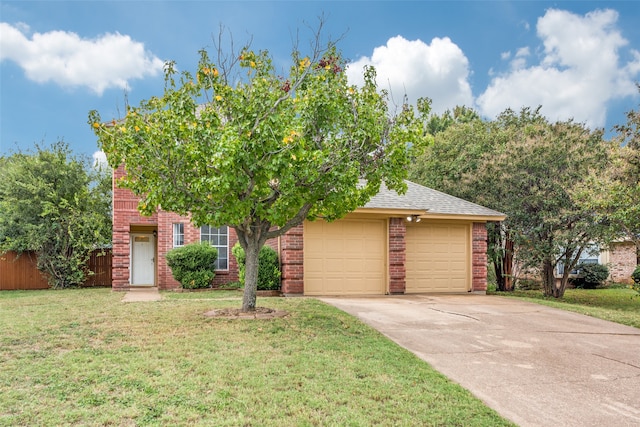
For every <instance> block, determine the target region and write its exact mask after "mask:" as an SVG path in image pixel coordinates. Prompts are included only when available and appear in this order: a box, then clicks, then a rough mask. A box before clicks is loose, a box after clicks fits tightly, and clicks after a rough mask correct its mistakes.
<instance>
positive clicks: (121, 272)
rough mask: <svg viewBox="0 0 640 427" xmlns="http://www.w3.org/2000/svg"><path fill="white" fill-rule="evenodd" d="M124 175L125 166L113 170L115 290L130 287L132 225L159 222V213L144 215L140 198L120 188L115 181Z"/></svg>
mask: <svg viewBox="0 0 640 427" xmlns="http://www.w3.org/2000/svg"><path fill="white" fill-rule="evenodd" d="M122 176H124V168H122V167H120V168H118V169H116V170H115V171H114V172H113V184H114V185H113V242H112V244H113V261H112V262H113V265H112V270H111V280H112V288H113V290H116V291H117V290H122V289H126V288H128V287H129V283H130V277H129V265H130V261H131V258H130V253H131V252H130V251H131V247H130V240H129V232H130V229H131V225H132V224H135V225H149V226H154V225H156V224H157V222H158V220H157V214H154V215H152V216H150V217H143V216H142V215H140V212H138V209H137V208H138V198H137V197H136V196H135V195H134V194H133V193H132V192H131V191H129V190H126V189H123V188H119V187H117V186H116V185H115V181H116V180H117V179H119V178H121V177H122Z"/></svg>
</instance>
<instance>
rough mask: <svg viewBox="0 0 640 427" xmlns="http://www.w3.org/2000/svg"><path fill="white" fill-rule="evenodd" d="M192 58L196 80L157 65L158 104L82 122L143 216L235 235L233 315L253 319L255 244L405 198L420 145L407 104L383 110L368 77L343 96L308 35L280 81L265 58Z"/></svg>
mask: <svg viewBox="0 0 640 427" xmlns="http://www.w3.org/2000/svg"><path fill="white" fill-rule="evenodd" d="M321 25H322V24H321ZM200 54H201V56H200V62H199V64H198V68H197V71H196V72H195V74H191V73H189V72H186V71H184V72H182V73H181V74H180V75H178V74H177V72H176V69H175V64H174V63H172V62H169V63H167V64H166V67H165V81H166V86H165V91H164V94H163V95H162V96H161V97H153V98H151V99H149V100H147V101H143V102H141V103H140V106H139V107H135V108H134V107H129V108H128V109H127V115H126V117H124V118H122V119H120V120H114V121H112V122H110V123H106V124H104V123H103V120H102V118H101V117H100V115H99V114H98V113H97V112H95V111H92V112H91V113H90V114H89V123H90V125H91V126H92V127H93V128H94V130H95V132H96V134H97V136H98V139H99V144H100V146H101V148H102V149H103V151H104V152H105V153H106V155H107V159H108V161H109V164H110V165H111V166H113V167H117V166H119V165H124V167H125V169H126V177H125V178H124V180H123V181H122V182H120V183H119V184H120V185H123V186H125V187H127V188H129V189H131V190H133V192H134V193H135V194H137V195H139V196H140V197H141V202H140V205H139V209H140V210H141V211H142V212H143V213H145V214H151V213H152V212H154V211H155V210H156V209H157V208H158V207H159V206H162V209H165V210H168V211H173V212H176V213H179V214H187V213H190V214H191V218H192V220H193V221H194V222H195V223H196V225H202V224H210V225H215V226H220V225H223V224H226V225H229V226H231V227H233V228H234V229H235V231H236V233H237V235H238V239H239V242H240V245H241V246H242V248H243V249H244V251H245V254H246V271H245V288H244V297H243V302H242V310H243V311H253V310H255V304H256V283H257V275H258V253H259V250H260V248H261V247H262V246H263V245H264V243H265V242H266V240H267V239H270V238H274V237H277V236H280V235H282V234H284V233H286V232H287V231H288V230H290V229H291V228H292V227H295V226H296V225H299V224H301V223H302V222H303V221H304V220H305V219H306V218H308V219H315V218H325V219H327V220H334V219H337V218H340V217H342V216H343V215H345V214H346V213H348V212H350V211H352V210H354V209H356V208H357V207H359V206H363V205H364V204H365V203H366V202H367V201H368V200H369V199H370V198H371V197H372V196H373V195H375V194H376V193H377V191H378V190H379V187H380V184H381V183H382V182H385V183H386V185H387V186H388V187H389V188H392V189H396V190H398V191H400V192H402V191H404V189H405V184H404V181H403V178H404V177H405V176H406V167H407V155H406V147H407V146H408V145H410V144H416V143H420V141H419V139H420V138H421V137H422V135H423V129H422V123H421V122H420V121H419V120H417V118H416V116H415V115H414V110H413V109H412V108H411V107H409V106H408V105H403V106H402V109H401V110H400V112H399V113H398V114H397V115H395V114H392V113H393V112H391V111H389V109H388V103H387V96H386V93H384V92H379V91H378V88H377V87H376V83H375V76H376V74H375V70H374V69H373V68H371V67H368V68H365V70H364V84H363V86H362V87H356V86H352V85H349V84H348V83H347V77H346V75H345V73H344V71H343V69H344V66H345V63H344V60H343V59H342V56H341V55H340V53H339V52H338V51H337V49H336V46H335V44H334V43H332V42H329V43H327V44H326V45H324V46H322V45H321V43H320V42H319V32H318V33H316V34H315V39H314V42H313V43H312V49H311V52H310V53H309V55H308V56H305V55H303V54H301V53H300V52H299V51H298V50H294V51H293V53H292V55H291V61H292V63H291V66H290V68H289V71H288V73H287V75H285V76H283V73H282V72H278V71H277V70H276V69H275V67H274V65H273V62H272V59H271V57H270V55H269V53H268V52H267V51H258V52H256V51H253V50H250V49H249V48H248V47H245V48H243V49H242V50H241V52H240V53H239V55H238V54H236V53H234V52H233V51H231V52H230V53H228V54H225V52H223V51H222V50H221V49H220V48H218V51H217V52H216V54H217V59H216V61H215V62H213V61H212V60H211V59H210V57H209V54H208V53H207V52H206V51H201V52H200ZM424 113H428V112H424Z"/></svg>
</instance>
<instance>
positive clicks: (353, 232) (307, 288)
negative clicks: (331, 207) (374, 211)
mask: <svg viewBox="0 0 640 427" xmlns="http://www.w3.org/2000/svg"><path fill="white" fill-rule="evenodd" d="M386 230H387V228H386V222H385V221H384V220H365V219H363V220H351V219H348V220H347V219H342V220H338V221H335V222H332V223H327V222H324V221H321V220H317V221H307V222H305V224H304V293H305V295H373V294H384V293H385V290H386V286H385V284H386V274H385V272H386V265H387V262H386V246H387V239H386V235H387V232H386Z"/></svg>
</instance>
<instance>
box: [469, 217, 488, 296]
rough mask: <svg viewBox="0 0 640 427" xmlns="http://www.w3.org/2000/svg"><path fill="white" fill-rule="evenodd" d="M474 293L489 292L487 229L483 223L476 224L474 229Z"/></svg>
mask: <svg viewBox="0 0 640 427" xmlns="http://www.w3.org/2000/svg"><path fill="white" fill-rule="evenodd" d="M471 235H472V249H473V252H472V264H471V270H472V279H471V291H472V292H486V291H487V227H486V224H484V223H482V222H474V223H473V229H472V233H471Z"/></svg>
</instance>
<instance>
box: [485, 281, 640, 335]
mask: <svg viewBox="0 0 640 427" xmlns="http://www.w3.org/2000/svg"><path fill="white" fill-rule="evenodd" d="M494 294H495V295H501V296H508V297H516V298H520V299H524V300H527V301H532V302H536V303H539V304H544V305H548V306H550V307H555V308H561V309H563V310H569V311H575V312H578V313H581V314H586V315H588V316H592V317H597V318H599V319H604V320H609V321H611V322H616V323H621V324H623V325H628V326H633V327H636V328H640V295H638V293H637V292H636V291H634V290H632V289H629V288H608V289H607V288H603V289H567V291H566V292H565V294H564V298H562V299H559V300H558V299H555V298H551V297H545V296H544V295H543V294H542V291H514V292H495V293H494Z"/></svg>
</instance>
